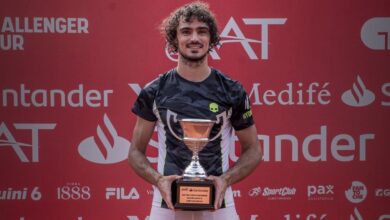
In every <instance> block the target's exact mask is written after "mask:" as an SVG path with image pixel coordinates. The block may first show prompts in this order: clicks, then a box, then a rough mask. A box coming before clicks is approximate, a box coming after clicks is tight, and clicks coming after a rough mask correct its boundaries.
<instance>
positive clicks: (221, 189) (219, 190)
mask: <svg viewBox="0 0 390 220" xmlns="http://www.w3.org/2000/svg"><path fill="white" fill-rule="evenodd" d="M206 179H208V180H211V181H213V183H214V186H215V202H214V209H219V208H221V206H222V202H223V199H224V198H225V192H226V189H227V188H228V183H227V181H226V180H225V179H224V178H222V177H219V176H208V177H206Z"/></svg>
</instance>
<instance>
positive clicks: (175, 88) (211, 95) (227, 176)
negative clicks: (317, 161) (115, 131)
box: [129, 2, 261, 220]
mask: <svg viewBox="0 0 390 220" xmlns="http://www.w3.org/2000/svg"><path fill="white" fill-rule="evenodd" d="M162 29H163V34H164V35H165V37H166V40H167V43H168V46H169V49H170V50H171V52H177V53H178V63H177V67H176V68H175V69H172V70H170V71H168V72H166V73H164V74H162V75H160V76H159V77H158V78H157V79H155V80H154V81H152V82H151V83H149V84H148V85H147V86H146V87H145V88H144V89H143V90H142V91H141V93H140V95H139V97H138V99H137V101H136V102H135V104H134V107H133V109H132V111H133V112H134V113H135V114H136V115H137V121H136V124H135V127H134V131H133V138H132V141H131V143H132V144H131V148H130V151H129V163H130V165H131V166H132V167H133V169H134V170H135V172H136V173H137V174H138V175H139V176H141V177H142V178H143V179H145V180H146V181H148V182H149V183H151V184H153V185H154V186H156V190H155V192H154V195H153V204H152V209H151V214H150V219H151V220H155V219H158V220H165V219H169V220H171V219H207V220H210V219H211V220H212V219H215V220H219V219H221V220H222V219H223V220H226V219H229V220H230V219H238V215H237V212H236V209H235V207H234V201H233V193H232V189H231V187H230V185H232V184H234V183H236V182H238V181H240V180H242V179H243V178H245V177H246V176H248V175H249V174H250V173H251V172H252V171H253V170H254V169H255V168H256V166H257V165H258V164H259V162H260V161H261V150H260V146H259V142H258V140H257V131H256V127H255V125H254V121H253V118H252V112H251V109H250V103H249V99H248V96H247V94H246V92H245V90H244V89H243V87H242V86H241V85H240V84H239V83H238V82H237V81H233V80H231V79H229V78H228V77H227V76H225V75H224V74H222V73H221V72H219V71H218V70H216V69H213V68H210V67H209V66H208V63H207V55H208V53H209V51H210V50H211V49H212V48H213V47H214V46H216V45H217V44H218V43H219V36H218V30H217V25H216V21H215V18H214V15H213V14H212V13H211V12H210V11H209V9H208V5H206V4H205V3H201V2H196V3H191V4H188V5H185V6H183V7H181V8H179V9H177V10H176V11H174V12H173V13H172V14H171V15H170V16H169V17H168V18H166V19H165V20H164V21H163V23H162ZM183 118H200V119H211V120H214V121H217V124H216V125H214V127H213V128H212V130H211V134H210V137H216V139H215V140H213V141H210V142H209V143H208V144H207V145H206V146H205V148H204V149H203V150H202V151H201V152H200V153H199V157H200V163H201V164H202V166H203V167H204V168H205V170H206V173H207V174H208V175H209V176H208V178H207V179H209V180H211V181H212V182H213V184H214V186H215V204H214V208H215V211H183V210H175V209H174V206H173V204H172V201H171V185H172V183H173V182H174V181H175V180H177V179H180V178H181V175H182V174H183V171H184V169H185V167H186V166H187V165H188V164H189V163H190V161H191V155H192V153H191V151H190V150H189V149H188V148H187V147H186V146H185V145H184V143H183V142H182V141H180V140H178V138H177V136H180V135H176V134H182V133H181V128H180V125H179V124H178V123H177V120H179V119H183ZM155 126H157V132H158V138H159V146H158V148H159V150H158V151H159V156H158V158H159V159H158V165H157V171H156V170H154V169H153V168H152V166H151V164H150V163H149V161H148V160H147V158H146V156H145V152H146V147H147V145H148V142H149V140H150V138H151V136H152V134H153V132H154V128H155ZM233 129H234V130H233ZM234 131H235V134H236V135H237V137H238V139H239V141H240V145H241V156H240V158H239V160H238V161H237V162H236V163H235V165H234V166H233V167H230V168H229V149H230V147H231V146H234Z"/></svg>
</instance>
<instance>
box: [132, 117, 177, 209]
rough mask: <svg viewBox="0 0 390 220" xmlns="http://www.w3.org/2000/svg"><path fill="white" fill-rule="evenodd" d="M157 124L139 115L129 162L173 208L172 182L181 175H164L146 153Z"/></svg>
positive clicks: (169, 206)
mask: <svg viewBox="0 0 390 220" xmlns="http://www.w3.org/2000/svg"><path fill="white" fill-rule="evenodd" d="M155 124H156V123H155V122H151V121H147V120H145V119H143V118H141V117H138V116H137V121H136V123H135V126H134V130H133V138H132V140H131V146H130V150H129V163H130V165H131V166H132V167H133V169H134V171H135V172H136V173H137V174H138V176H140V177H142V178H143V179H144V180H146V181H148V182H149V183H151V184H153V185H155V186H157V187H158V189H159V190H160V193H161V196H162V197H163V199H164V200H165V202H166V203H167V205H168V208H170V209H173V205H172V201H171V184H172V182H173V181H174V180H176V179H178V178H180V176H176V175H173V176H162V175H161V174H159V173H158V172H157V171H156V170H155V169H153V167H152V166H151V164H150V162H149V160H148V159H147V158H146V155H145V152H146V147H147V146H148V143H149V140H150V138H151V137H152V134H153V131H154V126H155Z"/></svg>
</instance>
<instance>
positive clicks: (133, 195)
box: [106, 187, 139, 200]
mask: <svg viewBox="0 0 390 220" xmlns="http://www.w3.org/2000/svg"><path fill="white" fill-rule="evenodd" d="M111 197H114V198H116V199H117V200H137V199H139V193H138V191H137V189H136V188H135V187H133V188H131V189H130V191H129V192H126V189H125V188H123V187H119V188H114V187H108V188H106V200H109V199H111Z"/></svg>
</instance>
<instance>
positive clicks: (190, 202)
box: [172, 179, 215, 210]
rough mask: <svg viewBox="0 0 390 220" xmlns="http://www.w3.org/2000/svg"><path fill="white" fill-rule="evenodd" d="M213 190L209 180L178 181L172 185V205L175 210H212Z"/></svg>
mask: <svg viewBox="0 0 390 220" xmlns="http://www.w3.org/2000/svg"><path fill="white" fill-rule="evenodd" d="M214 201H215V188H214V184H213V182H212V181H210V180H192V179H189V180H188V179H180V180H176V181H175V182H173V183H172V203H173V205H174V207H175V209H182V210H212V209H214Z"/></svg>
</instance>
